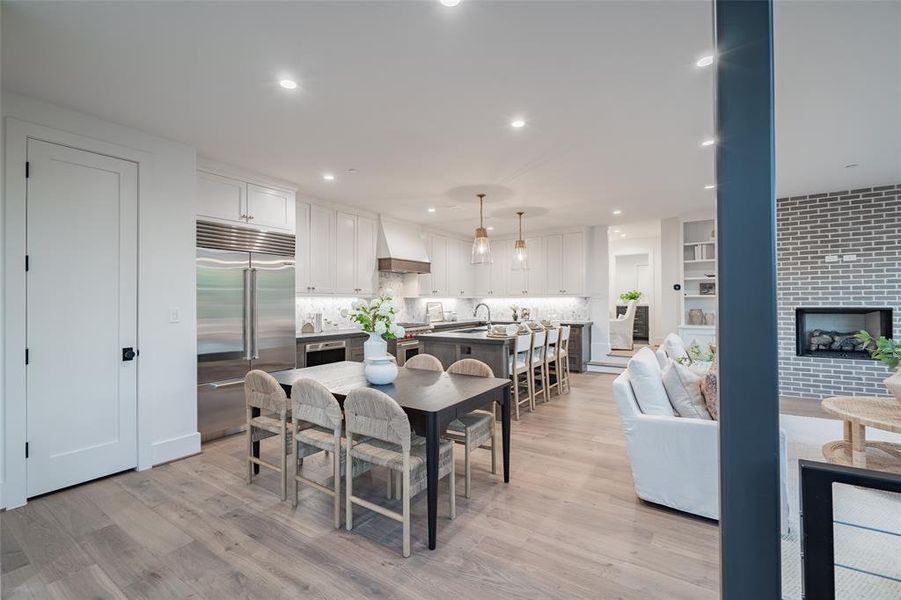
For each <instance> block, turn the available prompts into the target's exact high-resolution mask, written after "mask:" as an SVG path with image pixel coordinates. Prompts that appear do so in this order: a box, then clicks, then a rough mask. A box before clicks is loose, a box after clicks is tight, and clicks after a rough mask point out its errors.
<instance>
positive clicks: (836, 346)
mask: <svg viewBox="0 0 901 600" xmlns="http://www.w3.org/2000/svg"><path fill="white" fill-rule="evenodd" d="M795 331H796V332H797V354H798V356H817V357H822V358H846V359H868V358H870V353H869V352H867V349H866V348H865V347H864V345H863V343H861V342H860V341H859V340H858V339H857V338H855V337H854V336H855V334H857V333H858V332H859V331H868V332H869V333H870V335H872V336H873V337H879V336H880V335H884V336H885V337H891V336H892V309H890V308H823V307H816V308H796V309H795Z"/></svg>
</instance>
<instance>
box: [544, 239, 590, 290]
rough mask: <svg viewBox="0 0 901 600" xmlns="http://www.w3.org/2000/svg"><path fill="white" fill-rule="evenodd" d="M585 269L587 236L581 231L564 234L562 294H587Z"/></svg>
mask: <svg viewBox="0 0 901 600" xmlns="http://www.w3.org/2000/svg"><path fill="white" fill-rule="evenodd" d="M548 266H550V265H548ZM585 267H586V265H585V234H583V233H582V232H581V231H578V232H574V233H566V234H564V235H563V265H562V269H561V270H562V272H563V290H562V291H561V292H560V293H561V294H565V295H567V296H581V295H583V294H584V293H585Z"/></svg>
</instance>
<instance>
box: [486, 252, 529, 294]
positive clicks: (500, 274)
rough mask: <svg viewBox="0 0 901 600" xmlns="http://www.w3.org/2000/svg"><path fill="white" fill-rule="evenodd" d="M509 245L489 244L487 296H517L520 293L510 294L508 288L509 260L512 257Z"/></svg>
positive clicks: (509, 288) (509, 287)
mask: <svg viewBox="0 0 901 600" xmlns="http://www.w3.org/2000/svg"><path fill="white" fill-rule="evenodd" d="M511 244H512V242H511V243H506V242H495V243H493V244H491V259H492V263H491V265H490V274H489V279H490V281H489V284H490V285H489V289H488V296H489V297H491V296H494V297H500V296H519V295H521V293H520V291H517V292H511V291H510V290H511V286H510V274H511V271H510V258H511V255H512V248H511Z"/></svg>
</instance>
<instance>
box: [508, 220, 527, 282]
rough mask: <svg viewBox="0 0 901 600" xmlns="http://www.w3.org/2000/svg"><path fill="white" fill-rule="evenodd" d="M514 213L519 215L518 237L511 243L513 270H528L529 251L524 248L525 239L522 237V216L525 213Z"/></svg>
mask: <svg viewBox="0 0 901 600" xmlns="http://www.w3.org/2000/svg"><path fill="white" fill-rule="evenodd" d="M516 214H517V215H518V216H519V239H517V240H516V242H515V243H514V244H513V261H512V266H513V270H514V271H528V270H529V252H528V250H526V240H525V239H523V237H522V216H523V215H524V214H526V213H524V212H522V211H519V212H518V213H516Z"/></svg>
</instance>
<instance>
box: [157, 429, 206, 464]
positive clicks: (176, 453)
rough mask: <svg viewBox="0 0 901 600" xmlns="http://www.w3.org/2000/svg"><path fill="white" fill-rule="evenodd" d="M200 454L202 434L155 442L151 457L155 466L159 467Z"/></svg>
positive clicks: (197, 433) (195, 433) (191, 434)
mask: <svg viewBox="0 0 901 600" xmlns="http://www.w3.org/2000/svg"><path fill="white" fill-rule="evenodd" d="M198 452H200V432H194V433H189V434H188V435H183V436H181V437H177V438H172V439H169V440H162V441H160V442H154V443H153V446H152V449H151V457H152V461H153V464H154V465H159V464H162V463H166V462H169V461H173V460H176V459H179V458H184V457H186V456H191V455H192V454H197V453H198Z"/></svg>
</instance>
